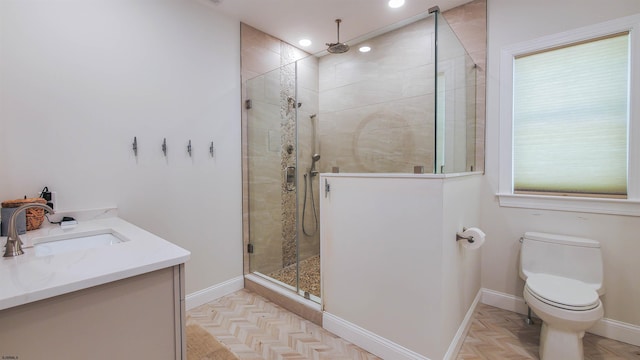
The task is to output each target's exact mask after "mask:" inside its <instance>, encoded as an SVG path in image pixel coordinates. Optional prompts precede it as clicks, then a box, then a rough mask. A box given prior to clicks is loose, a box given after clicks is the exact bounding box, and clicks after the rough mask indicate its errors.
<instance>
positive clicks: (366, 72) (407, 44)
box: [320, 0, 486, 173]
mask: <svg viewBox="0 0 640 360" xmlns="http://www.w3.org/2000/svg"><path fill="white" fill-rule="evenodd" d="M443 15H444V17H445V19H447V21H448V22H449V23H450V25H451V27H452V29H453V30H454V31H455V32H456V35H457V36H458V37H459V38H460V40H461V42H462V43H463V45H464V46H465V48H466V49H467V51H468V52H470V55H471V57H472V59H473V60H474V62H475V63H476V64H477V65H478V66H477V82H476V89H475V91H468V92H466V93H467V94H471V96H472V98H471V100H472V101H471V102H470V104H471V106H472V108H469V109H467V111H469V112H470V113H471V114H473V113H474V112H475V116H476V122H473V123H469V124H466V126H468V128H467V133H469V134H472V137H471V138H469V139H468V140H469V141H467V143H468V144H469V145H468V146H467V151H466V154H464V153H463V154H462V156H463V158H464V157H467V158H468V159H470V161H469V164H471V165H474V167H473V170H476V171H478V170H479V171H483V170H484V119H485V116H484V97H485V95H484V94H485V80H484V64H485V54H486V0H476V1H474V2H471V3H469V4H467V5H464V6H460V7H457V8H455V9H452V10H450V11H447V12H445V13H444V14H443ZM433 31H434V21H433V18H432V17H429V18H426V19H424V20H420V21H417V22H415V23H412V24H409V25H407V26H404V27H402V28H400V29H397V30H394V31H391V32H389V33H386V34H383V35H380V36H378V37H375V38H372V39H369V40H367V41H364V42H362V43H361V44H362V45H365V44H366V45H369V46H370V47H371V48H372V50H371V52H369V53H360V52H358V51H357V48H358V47H359V45H358V44H351V46H352V50H351V51H349V52H348V53H345V54H340V55H330V56H324V57H322V58H320V116H321V118H320V124H321V125H320V148H321V153H322V154H323V157H324V158H325V159H326V160H325V161H324V162H322V163H321V165H322V167H321V170H322V172H331V171H332V168H334V167H338V168H339V170H340V172H356V173H360V172H365V173H366V172H378V173H379V172H401V173H412V172H414V167H415V166H423V167H424V169H425V172H432V169H433V168H434V163H433V161H434V157H435V156H434V140H435V134H434V121H435V107H434V92H435V81H434V54H433V51H432V50H433V41H434V35H433ZM441 40H442V39H441ZM444 40H445V41H446V39H444ZM440 46H447V44H442V43H441V44H440ZM457 80H459V79H456V81H457ZM462 86H463V87H464V85H462ZM461 93H465V91H462V92H461ZM456 97H458V96H457V95H456ZM457 101H459V99H457ZM473 107H475V109H473ZM474 110H475V111H474ZM462 126H463V127H464V126H465V122H464V121H463V122H462ZM463 130H464V129H463ZM473 136H475V139H474V138H473ZM463 139H464V138H463ZM474 140H475V141H474ZM464 142H465V141H464V140H463V141H461V143H464ZM450 154H451V152H450ZM474 163H475V164H474ZM462 169H463V170H460V171H464V169H465V166H464V163H463V164H462ZM466 169H467V170H469V169H470V167H469V166H467V167H466Z"/></svg>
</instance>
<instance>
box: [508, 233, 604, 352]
mask: <svg viewBox="0 0 640 360" xmlns="http://www.w3.org/2000/svg"><path fill="white" fill-rule="evenodd" d="M520 276H521V277H522V279H524V280H525V286H524V291H523V295H524V300H525V302H526V303H527V305H528V306H529V307H530V308H531V310H532V311H533V312H534V313H535V314H536V315H537V316H538V317H539V318H540V319H541V320H542V330H541V332H540V349H539V353H540V359H541V360H583V359H584V352H583V347H582V338H583V337H584V333H585V331H586V330H588V329H589V328H590V327H592V326H593V325H594V324H595V323H596V322H598V320H600V319H601V318H602V317H603V315H604V310H603V305H602V302H601V301H600V295H602V294H603V293H604V287H603V286H602V279H603V271H602V253H601V251H600V243H599V242H597V241H595V240H591V239H583V238H577V237H571V236H564V235H554V234H543V233H525V235H524V237H523V238H522V248H521V250H520Z"/></svg>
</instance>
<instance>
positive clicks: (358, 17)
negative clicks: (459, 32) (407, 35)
mask: <svg viewBox="0 0 640 360" xmlns="http://www.w3.org/2000/svg"><path fill="white" fill-rule="evenodd" d="M199 1H200V2H202V3H203V4H207V6H210V7H212V8H214V9H216V11H219V12H221V13H224V14H226V15H228V16H231V17H233V18H235V19H238V20H240V21H242V22H244V23H245V24H248V25H251V26H253V27H255V28H256V29H259V30H262V31H264V32H266V33H267V34H270V35H273V36H275V37H277V38H279V39H282V40H284V41H286V42H288V43H290V44H292V45H294V46H297V47H300V46H299V45H298V41H299V40H300V39H302V38H307V39H309V40H311V41H312V45H311V46H309V47H307V48H303V50H305V51H307V52H309V53H312V54H313V53H317V52H321V51H323V50H325V49H326V45H325V43H334V42H336V23H335V19H338V18H340V19H342V24H341V25H340V42H347V43H349V40H350V39H356V38H361V37H364V36H365V35H366V34H367V33H370V32H373V31H375V30H379V29H381V28H387V27H389V28H391V27H392V25H393V24H395V23H398V22H401V21H403V20H406V19H409V18H412V17H415V16H418V15H420V14H423V13H426V12H427V11H428V9H429V8H431V7H433V6H436V5H437V6H439V7H440V10H441V11H443V12H444V11H446V10H448V9H451V8H454V7H456V6H459V5H462V4H465V3H467V2H469V1H471V0H406V3H405V5H404V6H402V7H400V8H397V9H392V8H390V7H389V6H388V5H387V3H388V0H199ZM300 48H302V47H300Z"/></svg>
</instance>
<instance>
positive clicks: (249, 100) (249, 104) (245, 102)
mask: <svg viewBox="0 0 640 360" xmlns="http://www.w3.org/2000/svg"><path fill="white" fill-rule="evenodd" d="M252 105H253V104H251V99H247V100H245V101H244V108H245V109H247V110H249V109H251V108H252V107H253V106H252Z"/></svg>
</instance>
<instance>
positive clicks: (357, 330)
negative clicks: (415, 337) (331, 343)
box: [322, 311, 429, 360]
mask: <svg viewBox="0 0 640 360" xmlns="http://www.w3.org/2000/svg"><path fill="white" fill-rule="evenodd" d="M322 327H323V328H325V329H326V330H328V331H330V332H332V333H334V334H336V335H338V336H340V337H341V338H343V339H345V340H347V341H349V342H351V343H353V344H355V345H358V346H360V347H361V348H363V349H365V350H367V351H368V352H370V353H372V354H374V355H376V356H379V357H381V358H383V359H394V360H429V358H427V357H424V356H422V355H420V354H418V353H416V352H414V351H411V350H409V349H407V348H405V347H403V346H401V345H398V344H396V343H394V342H393V341H390V340H388V339H386V338H383V337H382V336H379V335H377V334H374V333H372V332H371V331H369V330H366V329H363V328H361V327H359V326H358V325H356V324H353V323H350V322H348V321H346V320H344V319H342V318H339V317H337V316H335V315H332V314H330V313H328V312H326V311H325V312H323V313H322Z"/></svg>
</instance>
